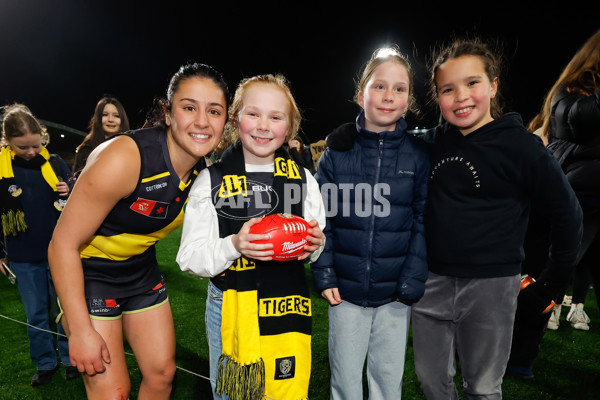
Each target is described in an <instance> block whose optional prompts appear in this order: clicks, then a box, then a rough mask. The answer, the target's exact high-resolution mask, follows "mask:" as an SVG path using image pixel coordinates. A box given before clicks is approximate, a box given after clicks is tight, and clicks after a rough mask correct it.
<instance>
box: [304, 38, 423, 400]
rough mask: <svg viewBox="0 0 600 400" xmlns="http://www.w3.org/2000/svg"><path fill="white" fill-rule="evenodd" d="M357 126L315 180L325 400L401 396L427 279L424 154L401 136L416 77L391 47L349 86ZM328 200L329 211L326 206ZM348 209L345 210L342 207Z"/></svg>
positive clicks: (341, 137) (332, 149) (336, 139)
mask: <svg viewBox="0 0 600 400" xmlns="http://www.w3.org/2000/svg"><path fill="white" fill-rule="evenodd" d="M355 101H356V102H357V103H358V105H359V106H360V108H361V109H362V110H361V112H360V114H359V115H358V117H357V118H356V122H352V123H347V124H344V125H342V126H340V127H339V128H337V129H336V130H334V131H333V132H332V133H331V134H330V135H329V136H328V137H327V145H328V146H329V147H328V148H327V149H326V150H325V152H324V153H323V155H322V157H321V159H320V160H319V165H318V168H317V174H316V177H317V181H318V182H319V185H320V186H321V191H322V192H324V193H323V195H324V197H326V195H329V197H330V199H331V200H330V201H327V200H326V201H325V203H326V206H327V207H328V208H327V209H328V210H337V213H336V212H330V215H328V219H327V227H326V229H325V236H326V237H327V240H326V243H325V250H324V251H323V254H322V255H321V257H320V258H319V260H317V262H315V263H314V264H313V265H312V273H313V276H314V280H315V285H316V287H317V290H319V291H320V292H321V294H322V296H323V297H324V298H325V299H327V301H328V302H329V304H330V307H329V363H330V367H331V398H332V399H339V400H352V399H356V400H358V399H361V400H362V398H363V394H362V375H363V366H364V363H365V358H366V357H367V355H368V362H367V379H368V384H369V398H371V399H399V398H400V397H401V394H402V377H403V371H404V359H405V353H406V344H407V339H408V329H409V324H410V309H411V304H413V303H414V302H416V301H418V300H419V299H420V298H421V296H422V295H423V290H424V289H425V280H426V279H427V260H426V258H427V254H426V248H425V226H424V211H425V203H426V198H427V178H428V175H429V157H428V155H427V150H426V147H425V145H424V143H422V142H421V141H420V140H419V139H417V138H415V137H413V136H412V135H410V134H409V133H407V132H406V128H407V124H406V121H405V120H404V116H405V114H406V112H407V111H415V110H416V106H415V100H414V96H413V75H412V70H411V67H410V65H409V63H408V61H407V59H406V57H405V56H404V55H403V54H401V53H400V52H399V51H398V49H397V48H383V49H378V50H376V51H375V52H374V53H373V55H372V57H371V59H370V60H369V62H368V63H367V64H366V66H365V68H364V71H363V73H362V76H361V79H360V81H359V82H358V85H357V87H356V95H355ZM328 203H329V204H328ZM348 206H349V207H348Z"/></svg>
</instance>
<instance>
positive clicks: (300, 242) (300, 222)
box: [250, 214, 311, 261]
mask: <svg viewBox="0 0 600 400" xmlns="http://www.w3.org/2000/svg"><path fill="white" fill-rule="evenodd" d="M310 228H311V226H310V225H309V224H308V222H306V221H305V220H304V219H303V218H301V217H298V216H296V215H293V214H271V215H267V216H266V217H263V219H262V220H261V221H260V222H257V223H256V224H254V225H252V226H251V227H250V233H257V234H269V235H270V236H271V238H270V239H269V240H255V241H254V243H273V251H274V253H275V254H273V260H276V261H289V260H295V259H297V258H298V256H300V255H301V254H302V253H303V252H304V246H305V245H306V244H307V243H308V242H307V241H306V237H307V236H309V235H308V233H307V231H308V230H309V229H310Z"/></svg>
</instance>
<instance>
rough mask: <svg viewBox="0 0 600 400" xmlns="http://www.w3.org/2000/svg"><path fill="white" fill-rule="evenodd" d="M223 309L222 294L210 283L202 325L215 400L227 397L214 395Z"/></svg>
mask: <svg viewBox="0 0 600 400" xmlns="http://www.w3.org/2000/svg"><path fill="white" fill-rule="evenodd" d="M222 308H223V292H221V290H219V288H218V287H216V286H215V285H213V283H212V282H209V283H208V291H207V296H206V312H205V314H204V325H205V326H206V340H207V341H208V354H209V368H210V386H211V387H212V392H213V398H214V399H215V400H221V399H223V400H227V399H228V398H229V397H228V396H223V397H221V396H219V395H218V394H216V393H215V388H216V386H217V371H218V368H219V357H221V352H222V347H223V345H222V341H221V309H222Z"/></svg>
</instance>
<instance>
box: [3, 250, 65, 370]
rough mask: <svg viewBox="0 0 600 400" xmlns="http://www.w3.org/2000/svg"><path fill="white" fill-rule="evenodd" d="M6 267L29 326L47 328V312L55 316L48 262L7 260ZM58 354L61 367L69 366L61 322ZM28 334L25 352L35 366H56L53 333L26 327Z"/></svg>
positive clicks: (46, 368)
mask: <svg viewBox="0 0 600 400" xmlns="http://www.w3.org/2000/svg"><path fill="white" fill-rule="evenodd" d="M10 267H11V268H12V270H13V271H14V273H15V275H16V276H17V286H18V288H19V294H20V295H21V301H22V302H23V306H24V307H25V315H26V316H27V323H28V324H29V325H32V326H35V327H38V328H40V329H44V330H46V331H50V318H51V317H50V314H51V313H52V316H53V319H54V318H55V317H56V316H57V315H58V305H57V303H56V291H55V290H54V284H53V283H52V277H51V276H50V267H49V266H48V262H37V263H34V262H14V261H13V262H11V263H10ZM57 328H58V333H59V335H58V338H57V340H56V342H57V345H58V354H59V355H60V360H61V361H62V363H63V364H64V365H65V366H70V365H71V361H70V359H69V342H68V340H67V338H66V337H65V336H64V334H65V331H64V329H63V327H62V324H58V325H57ZM27 336H28V337H29V353H30V356H31V360H32V361H33V362H34V363H36V364H37V369H38V370H40V371H42V370H51V369H54V368H56V366H57V365H58V359H57V356H56V347H55V339H54V334H53V333H52V332H45V331H41V330H39V329H35V328H32V327H29V326H28V327H27Z"/></svg>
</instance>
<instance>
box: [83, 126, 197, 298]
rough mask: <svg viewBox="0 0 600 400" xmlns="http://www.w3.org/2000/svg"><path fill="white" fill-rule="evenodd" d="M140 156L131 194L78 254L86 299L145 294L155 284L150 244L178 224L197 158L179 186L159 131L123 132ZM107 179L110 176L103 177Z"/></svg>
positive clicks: (155, 268)
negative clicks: (137, 179)
mask: <svg viewBox="0 0 600 400" xmlns="http://www.w3.org/2000/svg"><path fill="white" fill-rule="evenodd" d="M125 135H128V136H129V137H131V138H132V139H133V140H134V141H135V143H136V144H137V146H138V149H139V151H140V157H141V168H140V176H139V181H138V185H137V187H136V189H135V190H134V191H133V193H132V194H131V195H130V196H129V197H127V198H124V199H121V200H120V201H119V202H118V203H117V204H116V205H115V206H114V207H113V209H112V210H111V212H110V213H109V214H108V215H107V217H106V219H105V220H104V221H103V222H102V224H101V225H100V227H99V228H98V230H97V231H96V233H95V234H94V236H92V237H91V238H90V239H89V240H88V242H87V243H86V244H85V245H84V246H83V247H82V249H81V251H80V256H81V261H82V264H83V272H84V277H85V293H86V297H87V298H121V297H128V296H133V295H137V294H140V293H143V292H146V291H148V290H150V289H152V288H153V287H154V286H156V285H157V284H158V283H160V282H161V280H162V277H161V273H160V271H159V268H158V262H157V260H156V250H155V246H154V245H155V244H156V242H158V241H159V240H160V239H162V238H164V237H165V236H167V235H168V234H169V233H170V232H171V231H172V230H173V229H175V228H177V227H178V226H180V225H181V224H182V223H183V209H184V208H183V207H184V204H185V202H186V201H187V197H188V193H189V191H190V188H191V186H192V183H193V181H194V180H195V179H196V177H197V176H198V173H199V172H200V170H201V169H202V168H204V167H205V165H206V164H205V162H204V159H201V160H200V161H199V162H198V164H196V166H195V167H194V169H193V171H192V173H191V174H190V178H189V179H188V181H187V182H181V181H180V179H179V177H178V176H177V174H176V173H175V170H174V169H173V165H172V164H171V158H170V156H169V150H168V148H167V135H166V132H165V131H164V130H162V129H160V128H147V129H140V130H135V131H131V132H127V133H125ZM107 179H110V177H107Z"/></svg>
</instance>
